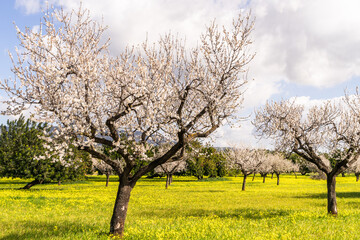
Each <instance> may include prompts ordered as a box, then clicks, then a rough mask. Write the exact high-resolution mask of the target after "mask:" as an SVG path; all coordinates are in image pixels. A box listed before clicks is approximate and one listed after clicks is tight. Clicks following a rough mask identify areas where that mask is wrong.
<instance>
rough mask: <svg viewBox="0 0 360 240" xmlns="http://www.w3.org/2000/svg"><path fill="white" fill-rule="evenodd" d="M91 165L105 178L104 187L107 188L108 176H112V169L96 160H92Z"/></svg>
mask: <svg viewBox="0 0 360 240" xmlns="http://www.w3.org/2000/svg"><path fill="white" fill-rule="evenodd" d="M92 165H93V168H94V169H95V170H96V171H99V172H100V173H101V174H104V175H105V176H106V183H105V186H106V187H107V186H109V180H110V175H112V174H114V170H113V168H112V167H111V166H110V165H109V164H107V163H106V162H104V161H102V160H100V159H96V158H93V159H92Z"/></svg>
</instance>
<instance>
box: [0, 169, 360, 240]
mask: <svg viewBox="0 0 360 240" xmlns="http://www.w3.org/2000/svg"><path fill="white" fill-rule="evenodd" d="M111 180H112V182H110V184H109V187H107V188H106V187H105V182H104V181H105V178H104V177H101V176H98V177H89V179H88V181H83V182H76V183H67V184H63V185H60V186H58V185H55V184H47V185H39V186H35V187H33V188H32V189H30V190H27V191H25V190H18V188H20V187H21V186H24V185H25V183H26V182H25V181H24V180H19V179H1V180H0V229H1V230H0V239H108V235H107V232H108V230H109V222H110V217H111V212H112V207H113V204H114V200H115V194H116V190H117V182H116V178H115V177H114V178H112V179H111ZM241 181H242V179H241V178H239V177H238V178H235V177H232V178H225V179H222V180H217V181H214V180H204V181H196V180H195V178H191V177H174V182H173V184H172V185H171V186H170V188H169V189H167V190H165V179H152V180H149V179H142V180H141V181H140V182H139V183H138V184H137V185H136V187H135V188H134V190H133V192H132V196H131V200H130V204H129V211H128V217H127V220H126V221H127V222H126V230H125V231H126V233H125V239H360V231H359V230H358V229H359V228H360V208H359V207H360V182H359V183H356V182H355V177H354V176H347V177H338V178H337V192H338V194H337V196H338V198H337V200H338V209H339V216H338V217H337V218H334V217H330V216H328V215H327V214H326V201H327V200H326V182H325V181H319V180H311V179H310V178H309V177H307V176H300V177H298V179H295V178H294V176H293V175H285V176H281V178H280V186H276V179H275V178H274V179H270V178H267V179H266V183H265V184H263V183H262V179H261V178H260V177H257V178H255V181H254V182H252V181H251V178H250V179H249V180H248V184H247V190H246V191H245V192H242V191H241Z"/></svg>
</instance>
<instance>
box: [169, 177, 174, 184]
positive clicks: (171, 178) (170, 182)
mask: <svg viewBox="0 0 360 240" xmlns="http://www.w3.org/2000/svg"><path fill="white" fill-rule="evenodd" d="M172 182H173V175H172V174H170V181H169V185H170V184H172Z"/></svg>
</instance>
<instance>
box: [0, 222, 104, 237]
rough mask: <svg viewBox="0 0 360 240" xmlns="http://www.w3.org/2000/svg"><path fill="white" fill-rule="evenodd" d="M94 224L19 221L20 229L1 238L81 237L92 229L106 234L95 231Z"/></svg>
mask: <svg viewBox="0 0 360 240" xmlns="http://www.w3.org/2000/svg"><path fill="white" fill-rule="evenodd" d="M96 230H97V229H96V227H95V226H94V225H87V224H81V223H76V222H69V221H65V222H58V223H51V222H34V221H24V222H21V231H19V232H16V229H14V232H13V233H10V234H8V235H5V236H4V237H2V238H1V240H19V239H22V240H23V239H53V238H55V237H60V238H61V237H66V238H69V237H71V236H72V235H73V236H75V235H77V239H81V238H82V235H83V233H84V232H89V231H93V232H94V235H97V237H103V236H106V235H108V233H106V232H99V231H96Z"/></svg>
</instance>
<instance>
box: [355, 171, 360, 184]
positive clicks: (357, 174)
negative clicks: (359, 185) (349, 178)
mask: <svg viewBox="0 0 360 240" xmlns="http://www.w3.org/2000/svg"><path fill="white" fill-rule="evenodd" d="M355 176H356V181H357V182H358V181H359V177H360V173H355Z"/></svg>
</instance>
